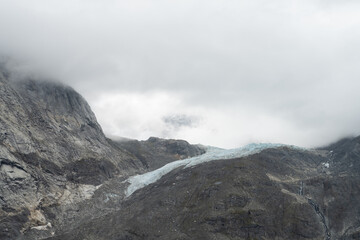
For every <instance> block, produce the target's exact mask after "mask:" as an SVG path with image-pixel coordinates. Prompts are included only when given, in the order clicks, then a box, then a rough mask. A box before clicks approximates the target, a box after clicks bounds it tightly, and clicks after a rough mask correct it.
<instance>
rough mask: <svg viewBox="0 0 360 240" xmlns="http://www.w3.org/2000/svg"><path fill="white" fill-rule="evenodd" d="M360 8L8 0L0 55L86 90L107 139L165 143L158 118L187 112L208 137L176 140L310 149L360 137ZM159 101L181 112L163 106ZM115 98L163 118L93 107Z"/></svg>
mask: <svg viewBox="0 0 360 240" xmlns="http://www.w3.org/2000/svg"><path fill="white" fill-rule="evenodd" d="M359 10H360V3H359V2H358V1H350V0H348V1H336V0H331V1H328V0H296V1H286V0H275V1H265V0H255V1H250V0H244V1H235V0H230V1H220V0H210V1H205V0H195V1H190V0H185V1H184V0H182V1H180V0H175V1H165V0H157V1H154V0H150V1H148V0H147V1H145V0H133V1H106V2H104V1H103V2H99V1H82V0H77V1H51V3H50V2H49V1H45V0H36V1H31V2H30V1H25V0H18V1H13V0H12V1H10V0H3V1H1V8H0V30H1V35H2V37H1V39H0V52H2V54H4V55H8V56H11V57H13V58H15V59H17V60H18V61H19V62H20V66H21V68H22V69H32V71H33V72H35V73H39V72H40V73H42V74H43V75H46V76H49V77H50V78H54V79H60V80H61V81H63V82H65V83H67V84H70V85H72V86H73V87H74V88H75V89H77V90H79V91H80V92H81V93H82V94H83V95H84V96H85V97H86V98H87V99H88V100H89V101H90V104H91V105H92V106H93V108H94V110H95V112H96V114H97V116H98V118H99V121H100V122H101V123H103V125H105V126H107V127H105V126H104V129H105V131H106V132H108V133H113V132H118V133H119V134H122V133H124V132H125V133H126V134H128V135H131V136H126V137H139V136H140V137H144V138H145V136H143V135H142V134H140V133H139V132H140V131H141V132H142V133H144V132H146V133H148V134H154V135H156V134H159V135H161V134H162V133H163V132H164V129H165V126H164V125H163V124H162V123H161V121H162V118H163V116H171V115H174V116H176V115H179V114H184V110H186V109H188V110H187V112H186V113H185V114H188V115H195V116H198V115H199V114H200V115H201V116H200V117H201V118H202V119H204V122H203V121H202V124H204V126H206V128H205V127H204V126H197V128H199V129H201V130H198V132H196V131H195V130H194V129H193V135H191V133H190V132H189V133H187V134H185V135H183V136H182V135H179V134H180V133H174V132H170V136H169V137H171V136H173V137H187V138H190V139H189V140H193V141H205V142H204V143H207V142H206V141H208V139H209V137H210V136H211V133H214V131H215V132H222V134H225V135H227V136H228V137H225V136H221V137H223V139H222V140H221V141H219V142H216V141H212V142H211V143H213V144H218V145H221V146H234V145H236V144H238V143H239V144H240V143H245V142H248V141H250V140H251V141H263V140H264V141H282V142H289V143H293V144H299V145H304V146H312V145H319V144H324V143H326V142H330V141H333V140H335V139H336V138H339V137H341V136H344V135H348V134H360V126H359V124H358V122H360V121H359V120H360V111H359V110H358V109H360V101H359V100H360V99H359V96H358V93H357V92H358V89H360V81H359V80H358V79H359V77H360V70H359V63H360V57H359V56H360V47H359V44H358V42H359V41H360V31H358V29H359V25H360V17H359V15H358V12H359ZM24 66H25V67H24ZM157 92H161V93H166V95H167V96H169V98H172V96H173V99H174V101H175V100H176V101H179V102H181V104H180V105H181V107H180V108H181V109H179V111H176V109H173V108H171V107H168V106H170V105H169V103H168V102H163V103H160V104H158V101H157V99H158V97H156V96H157V95H156V94H152V93H157ZM100 93H101V98H100V97H99V95H100ZM173 93H177V95H176V96H175V95H173ZM109 94H112V96H115V95H116V96H118V95H119V94H125V95H126V94H132V96H139V95H141V94H150V95H149V96H151V97H154V99H155V100H154V106H153V108H152V109H153V111H155V112H157V113H159V116H158V117H157V118H156V119H155V118H153V117H151V114H150V113H149V114H148V115H147V116H148V117H149V122H150V123H151V124H150V123H149V124H145V123H143V122H141V124H140V125H141V127H139V126H140V125H139V124H137V125H132V122H134V121H133V118H135V117H136V116H137V114H136V113H135V112H133V113H132V115H131V114H130V115H131V117H130V118H128V116H126V113H123V112H121V114H124V115H123V116H121V117H115V118H116V119H117V122H120V123H121V124H116V123H115V122H111V123H110V122H109V120H107V119H109V118H110V117H114V116H112V114H111V113H109V114H107V112H108V111H110V112H111V109H110V108H109V107H107V106H100V105H99V104H97V102H98V101H99V100H101V99H102V100H103V101H105V100H104V99H105V98H106V96H108V95H109ZM114 99H123V98H114ZM159 99H162V98H159ZM166 99H168V98H166ZM155 103H156V104H158V105H156V104H155ZM127 104H129V106H132V107H133V108H136V109H137V111H145V110H144V109H146V104H147V103H146V102H139V103H136V104H135V105H136V106H135V105H132V104H131V103H127ZM171 104H173V105H176V106H179V104H178V105H177V104H175V103H171ZM118 105H119V107H121V105H122V104H118ZM161 105H166V107H165V109H166V111H162V110H157V109H156V106H157V107H158V108H161V107H164V106H161ZM171 106H172V105H171ZM189 109H190V110H189ZM180 110H181V111H180ZM210 112H211V113H216V115H217V116H214V114H210ZM119 114H120V113H119ZM130 115H129V116H130ZM221 116H222V117H221ZM120 118H121V119H120ZM265 119H266V120H265ZM269 119H271V120H269ZM114 121H115V120H114ZM218 121H224V123H225V122H226V125H227V126H221V124H218ZM237 123H241V126H239V125H238V124H237ZM253 123H257V124H259V125H261V127H256V126H253V127H248V128H247V129H248V130H247V129H246V128H245V129H244V127H243V126H244V125H248V126H252V125H253ZM120 125H121V126H120ZM199 125H201V124H199ZM229 125H232V126H229ZM285 125H286V127H285ZM280 126H284V127H283V129H282V128H281V127H280ZM124 128H127V129H128V130H126V131H124V130H122V131H121V129H124ZM225 129H226V130H225ZM269 129H273V130H274V131H273V132H272V131H270V130H269ZM275 129H276V131H275ZM186 131H188V130H186ZM231 134H233V135H236V136H237V137H230V135H231ZM193 136H195V137H194V138H193V139H192V137H193ZM213 136H214V138H220V137H219V136H218V135H213Z"/></svg>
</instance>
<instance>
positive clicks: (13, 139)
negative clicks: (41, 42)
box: [0, 68, 202, 239]
mask: <svg viewBox="0 0 360 240" xmlns="http://www.w3.org/2000/svg"><path fill="white" fill-rule="evenodd" d="M10 78H11V74H10V73H9V72H7V71H6V69H4V68H3V69H2V71H0V206H1V209H0V239H16V238H17V237H19V238H23V237H24V236H25V238H26V236H27V235H29V234H30V235H31V234H32V232H36V231H37V230H39V229H46V230H49V231H44V232H45V235H46V234H51V232H53V231H52V229H54V228H62V227H63V228H66V229H69V227H68V225H71V224H72V226H75V225H74V224H73V223H76V222H81V219H85V218H87V217H89V216H90V215H96V216H100V215H101V214H103V213H106V211H105V210H102V209H101V207H102V204H101V202H102V201H100V204H93V203H92V201H93V200H94V197H93V195H94V192H95V191H98V192H101V191H102V189H99V188H106V187H105V186H106V184H107V183H108V182H111V180H112V179H122V178H126V177H127V176H129V175H133V174H136V173H142V172H145V171H148V170H149V168H148V166H149V165H151V162H149V161H148V162H144V157H145V158H146V156H147V154H148V152H149V151H151V148H148V149H147V151H148V152H144V153H142V154H141V156H142V158H141V159H139V158H138V157H137V156H135V155H134V154H133V153H131V152H129V151H128V150H126V149H125V148H122V147H121V146H119V145H117V144H116V143H115V142H113V141H111V140H109V139H107V138H106V137H105V135H104V134H103V132H102V129H101V127H100V126H99V124H98V123H97V121H96V118H95V115H94V114H93V112H92V111H91V109H90V107H89V105H88V104H87V102H86V101H85V100H84V99H83V98H82V97H81V96H80V95H79V94H78V93H77V92H75V91H74V90H73V89H71V88H70V87H67V86H64V85H62V84H59V83H52V82H46V81H34V80H30V79H27V80H22V81H10V80H9V79H10ZM169 141H171V144H176V143H177V142H179V143H181V144H179V145H181V146H182V148H181V149H178V150H176V146H175V152H176V151H180V150H181V151H186V149H187V148H189V149H191V150H192V151H193V152H190V150H189V151H188V152H186V153H185V155H184V156H183V157H190V156H193V155H192V154H199V153H201V151H202V150H201V147H195V146H191V145H190V144H188V143H186V142H185V143H184V141H176V140H169ZM162 142H165V143H166V142H167V140H162ZM158 145H159V144H157V143H155V144H153V145H152V146H151V147H153V148H154V149H155V148H156V149H157V151H158V150H159V151H158V152H159V154H160V155H161V154H162V152H164V155H165V152H166V156H170V157H171V158H173V159H175V158H178V154H177V153H175V152H174V151H173V150H171V151H173V152H174V154H173V153H172V152H171V151H170V152H169V149H168V148H167V146H165V147H162V148H161V149H159V146H158ZM194 149H195V150H194ZM186 154H189V155H186ZM99 197H104V196H102V195H99ZM88 202H89V203H88ZM80 206H87V207H88V209H86V208H85V207H84V209H82V210H79V208H80ZM95 206H96V207H95ZM82 211H84V212H85V213H82ZM41 234H43V233H41ZM41 234H40V235H41ZM35 235H36V234H35ZM35 235H34V236H32V235H31V236H29V239H32V238H41V236H40V235H39V234H38V235H39V236H38V235H36V236H35Z"/></svg>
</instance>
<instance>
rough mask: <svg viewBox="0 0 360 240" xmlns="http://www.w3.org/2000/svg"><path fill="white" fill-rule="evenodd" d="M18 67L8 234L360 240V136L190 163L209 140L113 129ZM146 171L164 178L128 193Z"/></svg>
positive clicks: (3, 112)
mask: <svg viewBox="0 0 360 240" xmlns="http://www.w3.org/2000/svg"><path fill="white" fill-rule="evenodd" d="M0 69H1V68H0ZM11 78H12V77H11V74H10V73H9V72H8V71H6V69H4V68H3V69H1V71H0V206H1V209H0V239H96V240H98V239H99V240H101V239H104V240H105V239H106V240H121V239H123V240H125V239H133V240H135V239H220V240H222V239H360V174H359V172H360V137H356V138H347V139H343V140H341V141H339V142H337V143H334V144H332V145H330V146H327V147H323V148H321V149H311V150H308V149H302V148H297V147H293V146H286V145H280V146H277V145H276V146H275V145H274V146H270V147H266V148H264V149H261V150H259V151H254V152H249V153H248V154H244V155H231V154H228V151H226V150H224V151H223V152H224V154H222V155H221V154H220V155H219V156H218V157H217V158H216V157H215V158H214V159H208V160H215V159H216V161H207V162H199V164H193V165H191V164H190V165H185V164H182V163H183V162H179V161H181V159H186V160H184V161H187V162H188V163H192V162H195V160H196V159H197V157H195V158H191V159H188V158H189V157H193V156H198V155H201V154H203V155H201V156H200V157H202V156H206V154H207V153H208V151H209V149H206V148H204V147H202V146H194V145H190V144H188V143H187V142H186V141H182V140H164V139H159V138H154V137H152V138H150V139H148V140H147V141H137V140H123V141H113V140H110V139H107V138H106V137H105V135H104V134H103V132H102V130H101V127H100V126H99V124H98V123H97V121H96V118H95V116H94V114H93V112H92V111H91V109H90V107H89V106H88V104H87V103H86V101H85V100H84V99H83V98H82V97H81V96H80V95H79V94H78V93H76V92H75V91H74V90H73V89H71V88H69V87H67V86H63V85H61V84H58V83H52V82H46V81H34V80H31V79H26V80H22V81H14V80H10V79H11ZM205 150H206V151H207V152H206V153H205ZM217 151H218V152H220V153H221V151H222V150H217ZM204 153H205V154H204ZM200 157H199V158H200ZM204 158H206V157H204ZM166 164H168V165H166ZM169 164H170V165H169ZM164 165H165V166H164ZM163 166H164V167H163ZM169 166H172V168H170V167H169ZM166 169H167V170H166ZM165 170H166V171H165ZM146 172H147V174H148V175H149V174H150V175H151V174H152V173H158V172H162V175H161V176H162V177H161V178H160V177H159V179H158V180H157V181H153V182H148V183H149V184H145V185H144V186H143V187H139V188H138V190H137V191H135V192H133V193H132V192H131V193H132V194H131V193H130V194H129V192H128V191H127V190H128V188H129V186H130V184H131V180H129V179H131V178H129V177H130V176H133V175H136V174H144V173H146ZM148 175H140V176H139V177H140V178H141V177H142V176H148ZM144 178H145V177H144Z"/></svg>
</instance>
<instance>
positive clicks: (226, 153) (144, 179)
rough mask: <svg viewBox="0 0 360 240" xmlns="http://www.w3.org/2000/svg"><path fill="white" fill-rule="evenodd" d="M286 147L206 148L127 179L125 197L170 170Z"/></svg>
mask: <svg viewBox="0 0 360 240" xmlns="http://www.w3.org/2000/svg"><path fill="white" fill-rule="evenodd" d="M284 146H287V145H284V144H272V143H252V144H249V145H246V146H244V147H241V148H234V149H221V148H216V147H206V153H204V154H202V155H199V156H196V157H192V158H187V159H184V160H178V161H175V162H171V163H168V164H166V165H165V166H163V167H161V168H158V169H156V170H154V171H151V172H147V173H145V174H142V175H135V176H132V177H129V178H128V179H127V180H125V182H128V183H130V185H129V186H128V188H127V189H126V191H125V194H126V197H129V196H130V195H131V194H132V193H133V192H135V191H136V190H138V189H140V188H143V187H145V186H147V185H149V184H151V183H154V182H156V181H157V180H159V179H160V178H161V177H162V176H164V175H165V174H167V173H169V172H171V171H172V170H174V169H176V168H178V167H184V168H187V167H192V166H195V165H198V164H201V163H204V162H209V161H214V160H222V159H234V158H239V157H245V156H248V155H252V154H255V153H259V152H261V151H263V150H265V149H269V148H278V147H284ZM287 147H292V148H297V147H294V146H287Z"/></svg>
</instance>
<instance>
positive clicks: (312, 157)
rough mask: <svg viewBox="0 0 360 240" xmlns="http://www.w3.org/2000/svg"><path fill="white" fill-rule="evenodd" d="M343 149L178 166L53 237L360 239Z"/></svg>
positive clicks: (356, 196)
mask: <svg viewBox="0 0 360 240" xmlns="http://www.w3.org/2000/svg"><path fill="white" fill-rule="evenodd" d="M354 141H358V140H356V139H353V141H351V144H352V143H353V142H354ZM344 147H345V146H344ZM347 147H348V146H346V147H345V148H347ZM357 148H358V146H357V147H356V148H355V149H353V148H350V149H352V150H351V152H352V151H353V150H355V151H356V149H357ZM343 149H344V148H342V150H340V149H336V150H335V149H334V150H331V151H332V152H330V151H329V152H328V151H323V150H311V151H310V150H305V149H299V148H293V147H289V146H283V147H275V148H268V149H265V150H263V151H260V152H258V153H255V154H251V155H248V156H244V157H241V158H234V159H226V160H219V161H211V162H206V163H202V164H200V165H195V166H193V167H188V168H181V167H179V168H176V169H174V170H173V171H171V172H170V173H168V174H166V175H165V176H163V177H162V178H161V179H160V180H158V181H156V182H154V183H152V184H150V185H148V186H146V187H144V188H141V189H139V190H137V191H136V192H134V193H133V194H132V195H131V196H129V197H128V198H127V199H125V200H124V201H122V203H121V207H120V208H119V209H118V210H117V211H115V212H112V213H109V214H108V215H106V216H103V217H100V218H98V219H94V220H92V221H89V222H88V223H86V224H84V225H83V226H82V227H81V228H77V229H76V230H73V231H69V232H68V233H64V234H63V235H59V236H57V237H55V238H51V239H114V240H115V239H360V221H359V217H360V214H359V213H360V185H359V183H360V181H359V180H360V179H359V174H358V172H357V173H356V170H355V169H354V168H348V170H347V171H344V172H341V173H339V172H338V170H339V168H338V166H336V165H335V164H334V163H335V162H336V157H335V158H334V156H337V155H339V154H340V153H341V152H342V151H343ZM351 152H350V153H348V154H350V155H352V154H353V153H351ZM358 159H359V158H358ZM342 161H343V163H342V164H345V165H346V164H348V163H347V161H348V160H344V159H343V160H342ZM351 162H352V160H351Z"/></svg>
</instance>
